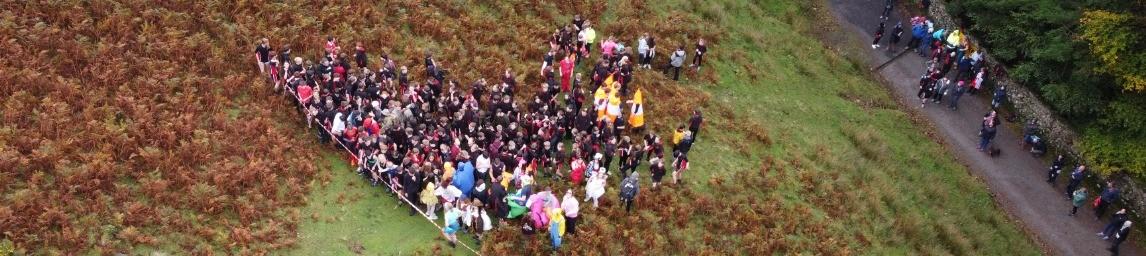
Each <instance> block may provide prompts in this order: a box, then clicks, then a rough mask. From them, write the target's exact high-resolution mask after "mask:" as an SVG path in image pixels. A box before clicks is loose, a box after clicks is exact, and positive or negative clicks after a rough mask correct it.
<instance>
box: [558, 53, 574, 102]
mask: <svg viewBox="0 0 1146 256" xmlns="http://www.w3.org/2000/svg"><path fill="white" fill-rule="evenodd" d="M576 58H577V57H576V55H574V54H572V53H570V54H569V55H567V56H565V59H564V60H562V61H561V64H560V66H559V68H560V69H561V92H564V93H566V94H568V93H569V92H571V91H572V88H573V87H572V83H573V81H572V79H573V67H574V66H575V65H577V62H576V60H575V59H576Z"/></svg>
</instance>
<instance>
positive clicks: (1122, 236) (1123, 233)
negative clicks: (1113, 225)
mask: <svg viewBox="0 0 1146 256" xmlns="http://www.w3.org/2000/svg"><path fill="white" fill-rule="evenodd" d="M1132 224H1134V222H1132V221H1129V220H1128V221H1126V223H1123V224H1122V228H1120V229H1118V231H1116V232H1114V241H1113V242H1111V245H1110V248H1107V250H1109V251H1110V252H1111V253H1113V255H1118V246H1119V245H1122V242H1124V241H1126V237H1127V236H1128V235H1130V225H1132Z"/></svg>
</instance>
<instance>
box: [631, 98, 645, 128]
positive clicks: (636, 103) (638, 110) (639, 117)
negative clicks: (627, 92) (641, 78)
mask: <svg viewBox="0 0 1146 256" xmlns="http://www.w3.org/2000/svg"><path fill="white" fill-rule="evenodd" d="M629 113H630V114H629V126H630V127H633V128H638V127H642V126H645V100H644V98H643V95H641V89H637V91H636V92H634V93H633V106H632V111H631V112H629Z"/></svg>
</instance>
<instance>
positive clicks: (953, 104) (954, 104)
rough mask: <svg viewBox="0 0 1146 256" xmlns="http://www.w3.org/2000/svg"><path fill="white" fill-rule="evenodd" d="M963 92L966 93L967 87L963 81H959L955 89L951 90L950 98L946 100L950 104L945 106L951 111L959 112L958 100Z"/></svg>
mask: <svg viewBox="0 0 1146 256" xmlns="http://www.w3.org/2000/svg"><path fill="white" fill-rule="evenodd" d="M965 92H967V85H966V84H964V83H963V81H959V82H958V83H956V84H955V88H951V98H950V99H948V100H949V101H950V102H948V105H947V107H949V108H951V111H956V110H959V98H961V97H963V93H965Z"/></svg>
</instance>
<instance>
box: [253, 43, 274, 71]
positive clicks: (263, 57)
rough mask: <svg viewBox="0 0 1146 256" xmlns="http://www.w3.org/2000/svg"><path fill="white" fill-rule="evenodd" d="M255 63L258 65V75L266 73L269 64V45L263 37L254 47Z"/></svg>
mask: <svg viewBox="0 0 1146 256" xmlns="http://www.w3.org/2000/svg"><path fill="white" fill-rule="evenodd" d="M255 62H257V63H258V64H259V74H265V73H267V66H268V65H270V62H271V44H270V41H269V40H267V38H265V37H264V38H263V39H260V40H259V45H258V46H255Z"/></svg>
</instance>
